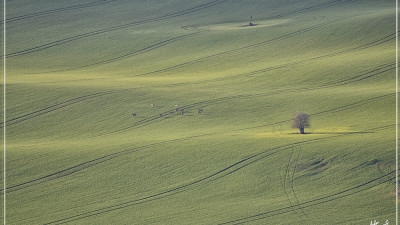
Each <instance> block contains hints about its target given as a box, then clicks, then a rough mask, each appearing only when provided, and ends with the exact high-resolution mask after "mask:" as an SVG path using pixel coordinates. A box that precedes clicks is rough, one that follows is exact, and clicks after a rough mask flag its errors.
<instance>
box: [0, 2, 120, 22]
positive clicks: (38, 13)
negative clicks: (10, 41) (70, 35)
mask: <svg viewBox="0 0 400 225" xmlns="http://www.w3.org/2000/svg"><path fill="white" fill-rule="evenodd" d="M115 1H118V0H101V1H95V2H90V3H86V4H79V5H72V6H67V7H63V8H57V9H50V10H45V11H40V12H35V13H29V14H24V15H20V16H15V17H12V18H8V19H6V23H11V22H15V21H19V20H24V19H29V18H33V17H37V16H43V15H49V14H52V13H59V12H66V11H70V10H75V9H83V8H88V7H93V6H99V5H104V4H107V3H111V2H115ZM0 23H1V24H2V23H4V20H1V21H0Z"/></svg>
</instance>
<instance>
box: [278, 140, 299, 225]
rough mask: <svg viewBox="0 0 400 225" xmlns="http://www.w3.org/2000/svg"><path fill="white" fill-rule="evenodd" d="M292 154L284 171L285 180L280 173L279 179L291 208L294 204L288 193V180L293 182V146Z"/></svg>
mask: <svg viewBox="0 0 400 225" xmlns="http://www.w3.org/2000/svg"><path fill="white" fill-rule="evenodd" d="M290 149H291V152H290V156H289V160H288V163H287V165H286V166H285V171H284V174H283V179H282V176H281V174H280V172H279V175H280V176H279V177H280V180H281V185H282V189H283V192H284V193H285V196H286V198H287V199H288V201H289V205H290V206H293V203H292V199H291V197H290V196H289V193H288V191H287V184H286V183H287V180H289V182H290V181H291V179H290V170H291V163H292V157H293V146H291V148H290ZM289 185H290V183H289ZM295 213H296V215H297V216H298V217H299V218H300V219H302V217H301V216H300V214H299V213H298V212H295Z"/></svg>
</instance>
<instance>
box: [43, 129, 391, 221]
mask: <svg viewBox="0 0 400 225" xmlns="http://www.w3.org/2000/svg"><path fill="white" fill-rule="evenodd" d="M393 127H395V126H394V125H389V126H381V127H376V128H373V129H369V130H365V131H364V132H368V131H375V132H376V131H379V130H386V129H391V128H393ZM352 134H360V132H353V133H348V134H338V135H335V136H329V137H320V138H315V139H311V140H305V141H299V142H294V143H290V144H286V145H282V146H278V147H274V148H271V149H267V150H264V151H261V152H259V153H257V154H253V155H251V156H248V157H246V158H244V159H242V160H240V161H238V162H236V163H233V164H231V165H230V166H227V167H225V168H223V169H221V170H219V171H217V172H215V173H213V174H211V175H208V176H206V177H203V178H200V179H197V180H195V181H192V182H190V183H188V184H184V185H181V186H178V187H176V188H171V189H168V190H165V191H162V192H159V193H156V194H153V195H149V196H146V197H142V198H138V199H134V200H130V201H126V202H123V203H119V204H115V205H111V206H106V207H102V208H99V209H96V210H91V211H88V212H85V213H80V214H76V215H73V216H69V217H65V218H62V219H58V220H55V221H52V222H49V223H46V225H49V224H65V223H70V222H73V221H77V220H82V219H86V218H88V217H92V216H98V215H101V214H104V213H109V212H112V211H116V210H120V209H124V208H127V207H131V206H135V205H139V204H143V203H147V202H150V201H154V200H158V199H161V198H165V197H168V196H171V195H174V194H178V193H181V192H183V191H186V190H188V189H189V188H191V187H192V186H195V185H197V184H200V183H204V182H206V181H215V180H218V179H221V178H223V177H225V176H227V175H230V174H232V173H234V172H236V171H238V170H240V169H242V168H244V167H246V166H249V165H252V164H254V163H256V162H258V161H260V160H262V159H265V158H268V157H270V156H272V155H275V154H277V153H280V152H283V151H284V150H288V149H291V148H292V147H293V146H297V145H305V144H312V143H315V142H318V141H323V140H326V139H332V138H337V137H342V136H344V135H352ZM393 173H394V172H391V173H390V174H393ZM390 174H387V175H385V176H382V177H380V178H376V179H374V180H373V181H375V180H379V179H382V178H384V177H386V176H389V175H390ZM392 179H393V178H391V179H390V180H392ZM373 181H369V182H367V183H364V184H362V185H359V186H357V187H353V188H350V189H348V190H345V191H342V192H339V193H336V194H333V195H329V196H327V197H322V198H319V199H316V200H311V201H308V202H305V203H301V204H297V205H293V206H290V207H285V208H284V209H292V210H291V211H295V210H299V209H298V207H299V206H301V207H302V208H307V207H309V206H308V205H306V204H309V203H314V202H316V201H318V200H324V199H326V198H330V197H331V196H336V195H339V194H341V193H346V192H348V191H350V190H353V189H356V188H359V187H362V186H365V185H367V184H369V183H372V182H373ZM385 182H386V181H385ZM379 184H380V183H379ZM352 194H354V193H352ZM345 196H347V195H345ZM345 196H340V198H342V197H345ZM332 200H334V199H330V200H329V201H332ZM325 202H328V201H322V202H318V203H315V204H314V205H316V204H321V203H325ZM304 205H305V206H304ZM293 208H294V210H293ZM280 210H281V209H279V210H274V211H280ZM246 219H247V218H246ZM239 220H244V219H239ZM227 223H231V222H227ZM227 223H225V224H227Z"/></svg>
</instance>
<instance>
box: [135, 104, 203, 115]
mask: <svg viewBox="0 0 400 225" xmlns="http://www.w3.org/2000/svg"><path fill="white" fill-rule="evenodd" d="M151 107H156V105H155V104H154V103H152V104H151ZM175 111H176V112H178V111H179V112H180V114H181V115H184V114H185V111H184V109H179V105H177V104H175ZM202 112H203V109H201V108H199V109H197V114H200V113H202ZM132 116H133V117H136V116H137V114H136V113H132ZM159 116H160V117H162V116H163V115H162V114H159Z"/></svg>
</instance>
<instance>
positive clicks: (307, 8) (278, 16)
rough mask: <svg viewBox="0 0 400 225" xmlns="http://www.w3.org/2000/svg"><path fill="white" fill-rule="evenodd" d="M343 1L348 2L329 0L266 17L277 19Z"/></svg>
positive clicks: (347, 0)
mask: <svg viewBox="0 0 400 225" xmlns="http://www.w3.org/2000/svg"><path fill="white" fill-rule="evenodd" d="M344 2H349V0H335V1H331V2H326V3H323V4H320V5H314V6H310V7H306V8H302V9H298V10H294V11H290V12H287V13H281V14H278V15H275V16H270V17H268V18H266V19H277V18H280V17H284V16H290V15H294V14H297V13H302V12H305V11H309V10H312V9H315V8H320V7H323V6H327V5H332V4H336V3H344ZM264 20H265V19H264Z"/></svg>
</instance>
